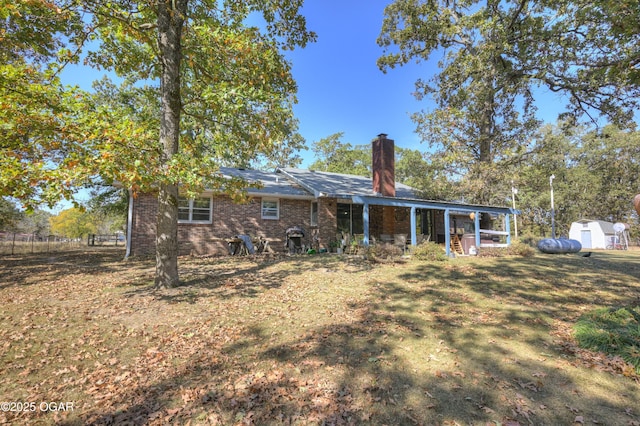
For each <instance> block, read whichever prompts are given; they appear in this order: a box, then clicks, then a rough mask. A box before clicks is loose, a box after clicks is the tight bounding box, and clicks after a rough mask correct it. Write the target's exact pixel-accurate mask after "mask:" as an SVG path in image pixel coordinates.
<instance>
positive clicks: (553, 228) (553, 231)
mask: <svg viewBox="0 0 640 426" xmlns="http://www.w3.org/2000/svg"><path fill="white" fill-rule="evenodd" d="M555 178H556V175H551V176H550V177H549V186H550V187H551V238H556V209H555V206H554V204H553V180H554V179H555Z"/></svg>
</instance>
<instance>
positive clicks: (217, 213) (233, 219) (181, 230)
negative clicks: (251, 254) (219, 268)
mask: <svg viewBox="0 0 640 426" xmlns="http://www.w3.org/2000/svg"><path fill="white" fill-rule="evenodd" d="M279 202H280V205H279V213H280V217H279V219H262V217H261V207H262V200H261V199H260V198H254V199H253V200H252V202H250V203H247V204H236V203H233V202H232V201H231V199H230V198H228V197H224V196H214V197H213V206H212V209H213V212H212V223H210V224H200V223H193V224H192V223H179V224H178V247H179V248H178V250H179V253H180V254H226V253H227V243H226V240H227V239H228V238H232V237H234V236H236V235H243V234H246V235H251V236H260V237H263V238H266V239H267V240H269V245H270V247H271V248H272V249H273V250H274V251H280V252H282V251H284V244H285V241H286V234H285V231H286V230H287V228H290V227H292V226H301V227H302V228H304V229H305V230H306V231H307V232H306V234H305V238H304V239H303V241H302V242H303V244H305V245H307V246H310V245H311V242H312V238H313V237H312V235H313V229H312V227H311V226H310V220H311V201H309V200H287V199H280V200H279ZM156 215H157V198H156V196H155V195H152V194H143V195H139V196H137V197H136V198H135V199H134V208H133V224H132V225H133V227H132V244H131V252H132V253H131V254H132V255H144V254H151V253H154V252H155V238H156V235H155V232H156ZM323 216H324V215H323V214H322V213H320V212H319V220H320V218H322V217H323ZM334 216H335V214H334ZM334 222H335V219H334ZM334 228H335V223H334Z"/></svg>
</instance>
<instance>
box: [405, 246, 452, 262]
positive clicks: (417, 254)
mask: <svg viewBox="0 0 640 426" xmlns="http://www.w3.org/2000/svg"><path fill="white" fill-rule="evenodd" d="M411 254H412V255H413V257H414V258H416V259H418V260H427V261H431V262H433V261H437V262H444V261H446V260H448V259H447V255H446V253H445V251H444V250H443V249H442V246H440V245H439V244H436V243H434V242H433V241H427V242H424V243H422V244H419V245H417V246H416V247H413V249H412V250H411Z"/></svg>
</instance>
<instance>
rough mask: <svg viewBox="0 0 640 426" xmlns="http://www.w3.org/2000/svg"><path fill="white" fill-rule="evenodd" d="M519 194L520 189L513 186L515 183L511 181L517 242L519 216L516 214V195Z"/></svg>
mask: <svg viewBox="0 0 640 426" xmlns="http://www.w3.org/2000/svg"><path fill="white" fill-rule="evenodd" d="M517 193H518V189H517V188H516V187H515V186H513V181H511V201H512V203H513V211H514V213H513V225H514V231H515V234H516V240H517V239H518V215H517V214H516V213H515V210H516V194H517Z"/></svg>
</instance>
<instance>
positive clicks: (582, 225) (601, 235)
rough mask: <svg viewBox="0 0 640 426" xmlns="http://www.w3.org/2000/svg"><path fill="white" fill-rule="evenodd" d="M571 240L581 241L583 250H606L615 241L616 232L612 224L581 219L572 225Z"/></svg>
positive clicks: (570, 230)
mask: <svg viewBox="0 0 640 426" xmlns="http://www.w3.org/2000/svg"><path fill="white" fill-rule="evenodd" d="M569 238H571V239H572V240H578V241H580V243H582V248H583V249H605V248H607V246H608V245H611V243H612V241H615V238H616V231H615V230H614V229H613V223H611V222H606V221H604V220H590V219H580V220H578V221H577V222H573V223H572V224H571V228H570V229H569Z"/></svg>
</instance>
